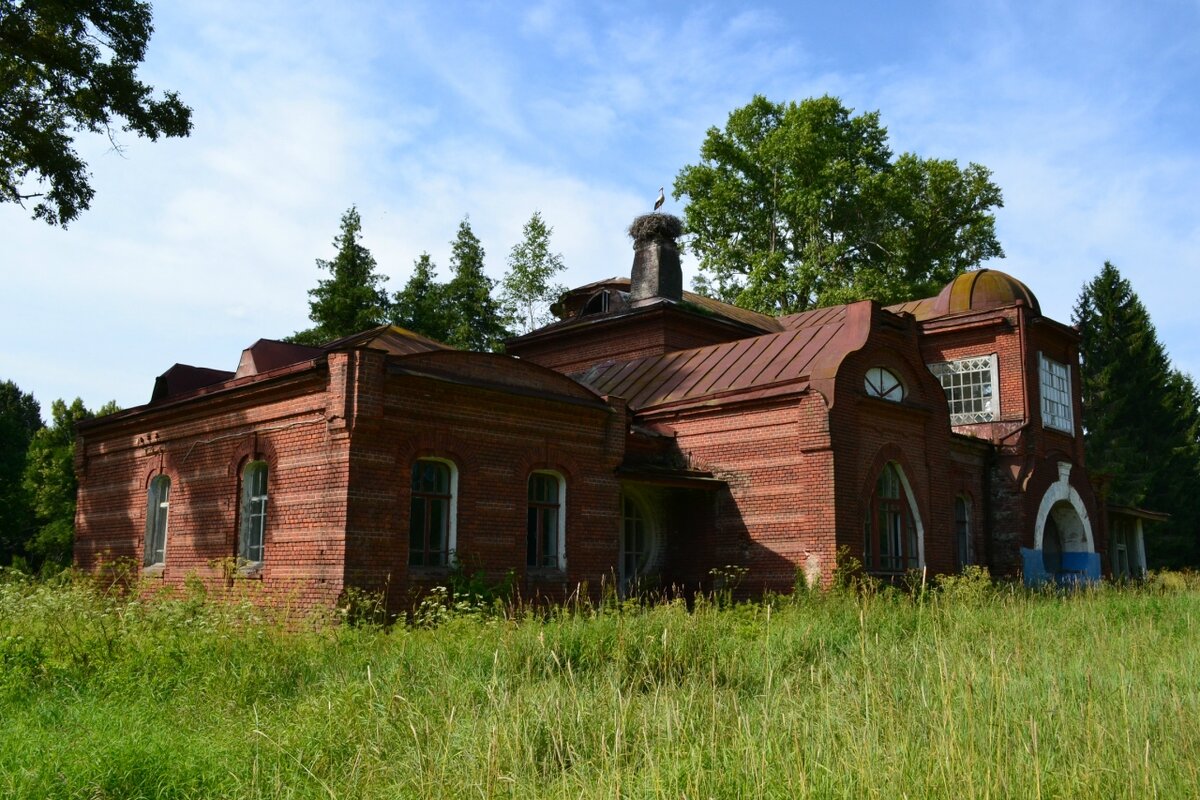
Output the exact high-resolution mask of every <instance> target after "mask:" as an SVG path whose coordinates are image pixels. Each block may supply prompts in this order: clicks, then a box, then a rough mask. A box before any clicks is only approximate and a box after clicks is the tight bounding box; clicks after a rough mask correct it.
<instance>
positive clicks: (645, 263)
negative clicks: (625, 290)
mask: <svg viewBox="0 0 1200 800" xmlns="http://www.w3.org/2000/svg"><path fill="white" fill-rule="evenodd" d="M681 233H683V223H682V222H680V220H679V217H676V216H672V215H671V214H643V215H642V216H640V217H638V218H636V219H635V220H634V221H633V224H632V225H630V226H629V235H630V236H631V237H633V273H632V274H631V275H630V289H629V302H630V305H632V306H633V307H634V308H636V307H638V306H643V305H649V304H650V303H653V302H656V301H658V300H672V301H675V302H678V301H679V300H682V299H683V270H682V269H681V268H680V266H679V245H678V244H677V243H676V239H678V238H679V235H680V234H681Z"/></svg>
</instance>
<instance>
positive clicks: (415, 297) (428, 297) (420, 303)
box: [392, 253, 450, 342]
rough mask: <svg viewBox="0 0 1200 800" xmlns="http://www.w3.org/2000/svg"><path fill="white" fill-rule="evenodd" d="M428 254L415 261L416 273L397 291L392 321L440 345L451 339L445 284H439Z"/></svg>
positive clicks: (414, 271) (423, 254) (414, 268)
mask: <svg viewBox="0 0 1200 800" xmlns="http://www.w3.org/2000/svg"><path fill="white" fill-rule="evenodd" d="M434 273H435V267H434V264H433V261H432V260H431V259H430V258H429V253H422V254H421V255H420V257H419V258H417V260H416V261H415V262H413V274H412V277H410V278H409V279H408V283H406V284H404V288H403V289H401V290H400V291H398V292H396V296H395V301H394V302H393V304H392V321H393V322H394V323H395V324H397V325H400V326H402V327H404V328H408V329H409V330H410V331H414V332H416V333H419V334H421V335H422V336H428V337H429V338H430V339H435V340H437V341H439V342H445V341H447V340H448V339H449V338H450V331H449V320H448V319H447V314H446V285H445V284H442V283H438V281H437V278H436V277H435V274H434Z"/></svg>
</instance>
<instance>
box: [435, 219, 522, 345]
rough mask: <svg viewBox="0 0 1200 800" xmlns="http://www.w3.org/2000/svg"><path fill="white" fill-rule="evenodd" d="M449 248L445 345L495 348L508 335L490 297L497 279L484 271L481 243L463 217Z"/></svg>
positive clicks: (495, 303)
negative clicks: (449, 274) (449, 271)
mask: <svg viewBox="0 0 1200 800" xmlns="http://www.w3.org/2000/svg"><path fill="white" fill-rule="evenodd" d="M450 251H451V252H450V268H451V270H452V271H453V273H454V277H452V278H451V279H450V283H448V284H447V285H446V311H447V314H448V316H449V322H448V326H447V328H448V330H447V334H448V335H447V338H446V344H449V345H452V346H454V347H458V348H460V349H463V350H479V351H484V350H491V351H498V350H500V349H501V348H502V347H503V346H504V340H505V339H506V338H508V336H509V335H510V334H509V330H508V328H507V326H506V325H505V319H504V314H503V312H502V311H501V309H500V305H499V303H497V302H496V300H495V299H494V298H493V297H492V289H493V288H494V287H495V285H496V282H495V281H493V280H492V279H491V278H489V277H488V276H487V275H486V274H485V273H484V271H483V256H484V252H483V245H482V244H480V242H479V239H478V237H476V236H475V233H474V231H472V230H471V223H470V222H469V220H468V219H467V218H466V217H463V220H462V222H460V223H459V225H458V235H457V236H456V237H455V238H454V241H453V242H451V243H450Z"/></svg>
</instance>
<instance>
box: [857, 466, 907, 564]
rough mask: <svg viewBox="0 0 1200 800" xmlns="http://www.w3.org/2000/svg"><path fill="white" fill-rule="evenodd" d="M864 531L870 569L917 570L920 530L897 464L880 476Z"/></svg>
mask: <svg viewBox="0 0 1200 800" xmlns="http://www.w3.org/2000/svg"><path fill="white" fill-rule="evenodd" d="M864 528H865V536H864V542H863V562H864V564H865V566H866V568H867V569H869V570H875V571H879V572H903V571H904V570H906V569H916V568H917V566H918V553H917V528H916V524H915V523H914V521H913V516H912V511H911V509H909V506H908V501H907V499H906V497H905V492H904V486H903V484H902V483H901V480H900V472H899V469H898V468H897V467H896V465H895V464H892V463H890V462H889V463H888V464H886V465H885V466H884V468H883V470H881V471H880V473H879V480H878V481H877V482H876V484H875V494H874V495H872V497H871V502H870V505H869V507H868V511H867V518H866V522H865V525H864Z"/></svg>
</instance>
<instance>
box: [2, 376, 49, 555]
mask: <svg viewBox="0 0 1200 800" xmlns="http://www.w3.org/2000/svg"><path fill="white" fill-rule="evenodd" d="M41 428H42V409H41V406H40V405H39V404H38V401H37V400H35V399H34V398H33V395H32V394H29V393H28V392H22V391H21V389H20V388H19V387H18V386H17V385H16V384H15V383H13V382H12V381H4V382H3V383H0V566H2V565H5V564H8V563H10V562H11V561H12V558H13V556H15V555H20V554H21V552H22V549H23V545H24V542H25V540H26V539H27V538H28V536H29V533H30V530H31V529H32V525H33V514H32V512H31V511H30V508H29V498H28V496H27V495H26V493H25V486H24V484H23V483H22V477H23V476H24V474H25V460H26V453H27V452H28V450H29V443H30V442H31V441H33V437H34V434H36V433H37V432H38V431H39V430H40V429H41Z"/></svg>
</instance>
